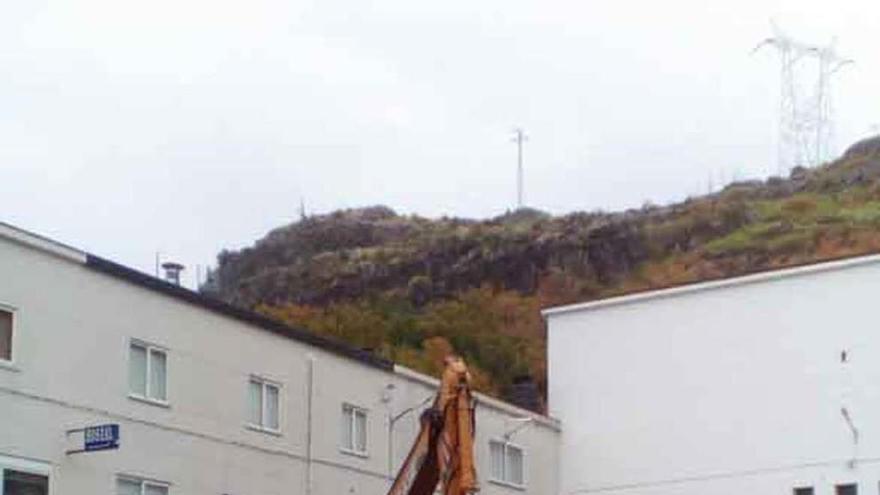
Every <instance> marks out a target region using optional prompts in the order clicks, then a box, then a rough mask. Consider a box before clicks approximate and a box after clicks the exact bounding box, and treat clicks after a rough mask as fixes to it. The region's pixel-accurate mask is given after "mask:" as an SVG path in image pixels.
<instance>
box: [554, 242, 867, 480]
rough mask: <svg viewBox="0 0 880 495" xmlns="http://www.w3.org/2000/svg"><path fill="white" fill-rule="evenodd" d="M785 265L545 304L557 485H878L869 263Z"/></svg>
mask: <svg viewBox="0 0 880 495" xmlns="http://www.w3.org/2000/svg"><path fill="white" fill-rule="evenodd" d="M798 273H801V274H800V275H796V276H786V277H782V278H776V279H766V278H764V279H762V280H761V281H756V282H754V283H747V284H730V285H727V286H725V287H721V288H714V289H711V290H702V291H700V290H698V291H689V292H684V293H680V294H678V295H670V296H668V297H659V298H646V299H641V300H636V301H634V302H629V303H623V304H599V305H596V306H594V307H592V308H589V307H588V308H587V309H581V310H574V311H570V312H557V313H554V312H552V311H551V312H550V314H549V315H548V324H549V366H550V368H549V383H550V391H549V393H550V397H549V399H550V409H551V415H553V416H555V417H558V418H559V420H560V421H561V422H562V423H563V424H564V425H565V428H564V431H563V435H562V447H561V453H560V459H561V471H562V480H561V483H562V490H561V493H563V494H571V493H597V492H600V491H601V492H602V493H627V494H629V493H638V494H663V495H666V494H670V495H671V494H683V495H684V494H687V495H690V494H706V493H711V494H744V493H750V494H758V493H760V494H789V493H791V490H792V488H793V487H795V486H799V485H814V486H815V487H816V490H817V491H816V493H817V494H831V493H833V485H834V484H836V483H844V482H859V483H860V487H859V488H860V493H862V494H865V493H867V494H876V493H878V481H880V422H878V421H877V418H878V417H880V359H878V357H880V323H878V314H880V313H878V307H880V306H878V302H877V301H878V294H880V264H878V263H877V262H876V260H871V261H870V262H856V263H854V264H853V265H852V266H850V267H848V268H843V267H840V268H839V269H835V270H832V271H812V272H810V273H803V271H801V272H798ZM637 299H638V298H637ZM844 350H845V351H846V352H847V353H848V357H849V362H848V363H841V351H844ZM842 407H846V408H847V409H848V410H849V412H850V414H851V416H852V419H853V421H854V423H855V425H856V426H857V428H858V429H859V431H860V441H859V444H858V446H857V447H856V446H855V445H854V442H853V435H852V433H851V431H850V429H849V428H848V426H847V424H846V422H845V420H844V418H843V415H842V414H841V408H842ZM853 457H857V458H858V462H857V463H856V466H855V468H853V469H850V468H849V467H847V461H848V460H850V459H852V458H853Z"/></svg>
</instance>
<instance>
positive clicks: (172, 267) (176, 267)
mask: <svg viewBox="0 0 880 495" xmlns="http://www.w3.org/2000/svg"><path fill="white" fill-rule="evenodd" d="M162 269H163V270H165V281H166V282H168V283H171V284H174V285H180V272H182V271H183V270H184V266H183V265H181V264H180V263H175V262H173V261H168V262H165V263H162Z"/></svg>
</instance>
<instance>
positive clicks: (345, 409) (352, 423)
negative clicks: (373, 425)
mask: <svg viewBox="0 0 880 495" xmlns="http://www.w3.org/2000/svg"><path fill="white" fill-rule="evenodd" d="M349 411H350V412H351V414H350V415H349ZM358 414H361V415H363V417H364V449H363V450H358V449H357V430H356V428H357V416H358ZM369 417H370V410H369V409H367V408H365V407H361V406H358V405H355V404H352V403H351V402H343V403H342V418H343V421H345V422H346V423H347V424H348V434H349V438H351V445H344V443H343V440H344V437H343V438H340V442H339V450H340V451H341V452H342V453H345V454H349V455H353V456H357V457H369V456H370V448H369V445H370V436H369V430H370V428H369ZM341 433H342V432H341V431H340V434H341Z"/></svg>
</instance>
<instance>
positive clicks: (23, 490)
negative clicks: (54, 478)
mask: <svg viewBox="0 0 880 495" xmlns="http://www.w3.org/2000/svg"><path fill="white" fill-rule="evenodd" d="M49 469H50V468H49V465H48V464H45V463H42V462H38V461H31V460H25V459H20V458H16V457H6V456H3V455H0V494H4V495H16V494H27V495H48V493H49Z"/></svg>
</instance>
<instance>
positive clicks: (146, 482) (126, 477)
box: [113, 474, 171, 495]
mask: <svg viewBox="0 0 880 495" xmlns="http://www.w3.org/2000/svg"><path fill="white" fill-rule="evenodd" d="M120 480H122V481H130V482H132V483H137V484H139V485H140V487H141V495H145V493H146V490H147V486H151V487H157V488H164V489H165V491H166V493H168V495H171V483H168V482H166V481H158V480H153V479H149V478H143V477H141V476H132V475H130V474H117V475H116V478H115V479H114V481H115V482H116V484H118V483H119V481H120ZM113 491H114V493H117V495H118V490H117V489H116V487H115V486H114V490H113Z"/></svg>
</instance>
